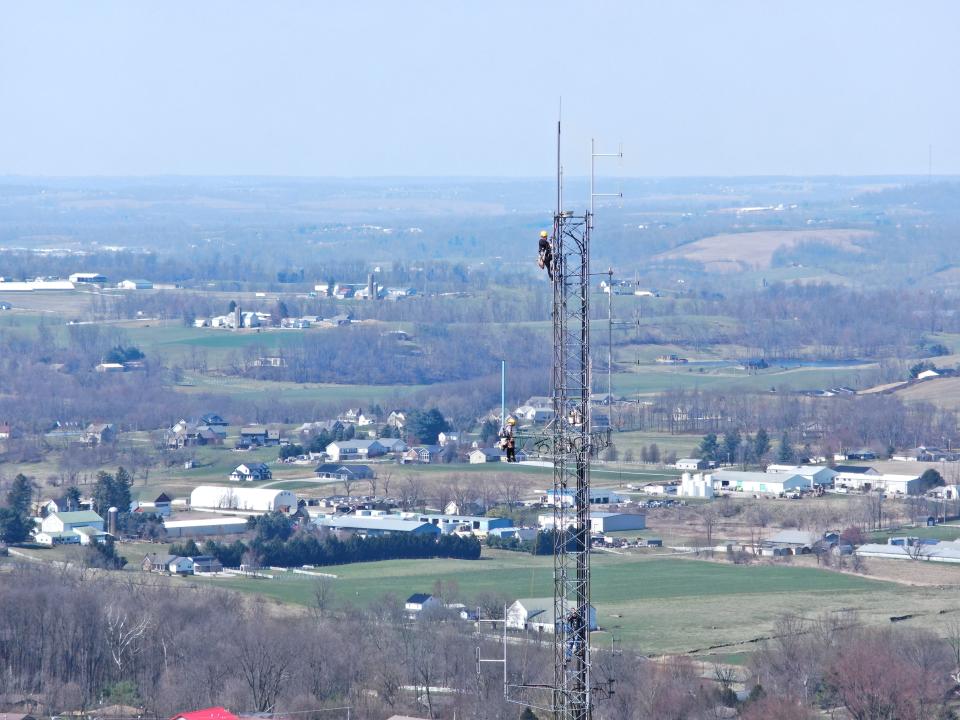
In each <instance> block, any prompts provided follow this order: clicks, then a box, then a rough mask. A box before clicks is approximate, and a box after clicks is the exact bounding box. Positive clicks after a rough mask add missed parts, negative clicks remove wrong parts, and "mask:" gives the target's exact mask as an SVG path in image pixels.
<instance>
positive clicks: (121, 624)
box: [106, 603, 150, 674]
mask: <svg viewBox="0 0 960 720" xmlns="http://www.w3.org/2000/svg"><path fill="white" fill-rule="evenodd" d="M106 623H107V638H108V641H109V646H110V657H111V658H112V659H113V662H114V664H115V665H116V666H117V672H118V673H120V674H122V673H123V671H124V667H125V665H126V663H127V660H128V659H132V658H133V657H135V656H136V655H139V654H140V652H141V651H142V650H143V648H142V646H141V641H142V640H143V638H144V636H145V635H146V634H147V631H148V630H149V629H150V619H149V617H148V616H147V615H146V614H145V613H142V612H141V613H140V614H139V617H131V616H130V615H129V614H128V613H127V611H126V610H125V609H123V608H121V607H120V606H119V605H118V604H117V603H111V604H110V605H108V606H107V610H106Z"/></svg>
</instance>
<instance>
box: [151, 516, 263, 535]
mask: <svg viewBox="0 0 960 720" xmlns="http://www.w3.org/2000/svg"><path fill="white" fill-rule="evenodd" d="M163 527H164V529H165V530H166V531H167V539H172V538H182V537H206V536H207V535H233V534H237V533H243V532H246V531H247V519H246V518H245V517H235V516H232V515H230V516H227V515H216V516H213V517H209V518H198V519H194V520H170V521H168V522H165V523H164V525H163Z"/></svg>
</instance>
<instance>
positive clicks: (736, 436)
mask: <svg viewBox="0 0 960 720" xmlns="http://www.w3.org/2000/svg"><path fill="white" fill-rule="evenodd" d="M742 442H743V441H742V439H741V438H740V431H739V430H730V431H728V432H727V433H726V434H724V436H723V453H724V455H723V456H724V458H726V460H727V462H730V463H733V462H736V461H737V450H739V449H740V444H741V443H742Z"/></svg>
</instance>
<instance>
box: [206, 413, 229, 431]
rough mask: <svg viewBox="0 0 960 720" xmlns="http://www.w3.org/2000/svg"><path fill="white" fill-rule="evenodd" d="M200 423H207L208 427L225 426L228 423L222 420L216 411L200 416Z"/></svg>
mask: <svg viewBox="0 0 960 720" xmlns="http://www.w3.org/2000/svg"><path fill="white" fill-rule="evenodd" d="M200 424H201V425H208V426H210V427H224V428H225V427H227V426H228V425H229V424H230V423H228V422H227V421H226V420H224V419H223V418H222V417H221V416H220V415H217V414H216V413H207V414H206V415H202V416H201V417H200Z"/></svg>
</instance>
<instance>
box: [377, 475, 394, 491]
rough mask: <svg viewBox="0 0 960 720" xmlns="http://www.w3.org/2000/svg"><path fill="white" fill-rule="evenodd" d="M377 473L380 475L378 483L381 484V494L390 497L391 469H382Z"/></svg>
mask: <svg viewBox="0 0 960 720" xmlns="http://www.w3.org/2000/svg"><path fill="white" fill-rule="evenodd" d="M377 475H378V476H379V477H380V484H381V485H382V486H383V494H384V495H385V496H386V497H390V481H391V480H392V479H393V470H384V471H382V472H379V473H377Z"/></svg>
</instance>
